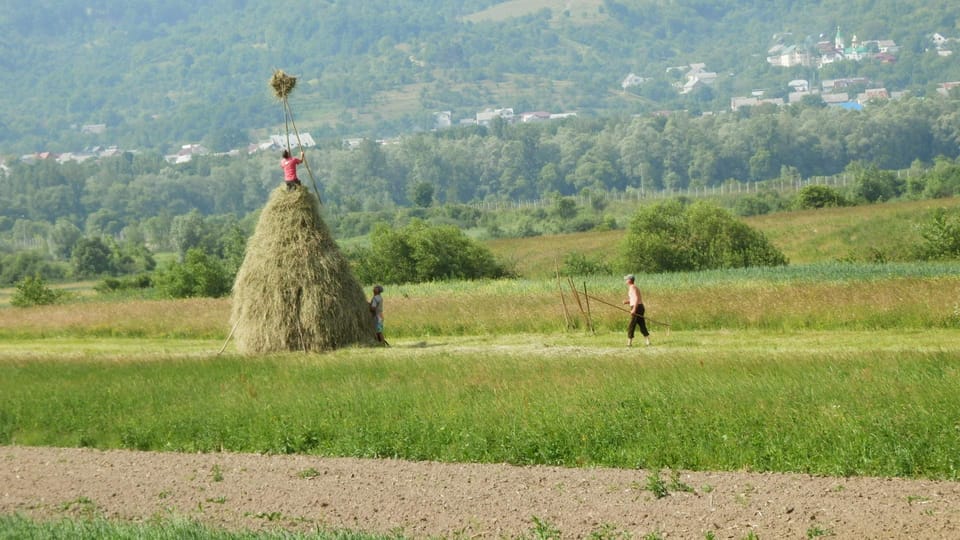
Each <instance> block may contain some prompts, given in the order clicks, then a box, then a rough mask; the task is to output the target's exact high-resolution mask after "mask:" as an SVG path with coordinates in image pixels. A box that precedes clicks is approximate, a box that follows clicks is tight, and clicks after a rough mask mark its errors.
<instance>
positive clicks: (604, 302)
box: [584, 293, 670, 327]
mask: <svg viewBox="0 0 960 540" xmlns="http://www.w3.org/2000/svg"><path fill="white" fill-rule="evenodd" d="M584 294H586V293H584ZM589 298H590V299H591V300H596V301H597V302H600V303H601V304H604V305H607V306H610V307H612V308H616V309H619V310H620V311H623V312H625V313H630V310H629V309H627V308H625V307H623V306H618V305H616V304H611V303H610V302H607V301H604V300H602V299H600V298H597V297H596V296H589ZM643 319H644V320H645V321H649V322H652V323H654V324H660V325H663V326H666V327H669V326H670V323H665V322H661V321H657V320H654V319H651V318H650V317H647V316H646V315H644V316H643Z"/></svg>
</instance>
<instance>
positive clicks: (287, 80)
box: [270, 69, 297, 100]
mask: <svg viewBox="0 0 960 540" xmlns="http://www.w3.org/2000/svg"><path fill="white" fill-rule="evenodd" d="M270 86H271V87H272V88H273V93H274V95H275V96H277V99H280V100H283V99H287V96H289V95H290V92H293V89H294V88H295V87H296V86H297V78H296V77H294V76H293V75H288V74H287V73H284V71H283V70H282V69H278V70H275V71H274V72H273V77H271V78H270Z"/></svg>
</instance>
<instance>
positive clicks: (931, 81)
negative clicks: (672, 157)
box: [0, 0, 960, 155]
mask: <svg viewBox="0 0 960 540" xmlns="http://www.w3.org/2000/svg"><path fill="white" fill-rule="evenodd" d="M14 4H16V2H15V3H14ZM544 6H547V7H544ZM958 16H960V5H958V4H957V3H956V2H951V1H948V0H934V1H929V0H928V1H924V2H920V1H917V0H913V1H899V0H843V1H841V0H817V1H813V0H805V1H786V0H777V1H770V0H764V1H759V0H757V1H753V0H751V1H745V0H677V1H672V2H662V1H659V0H572V1H566V2H561V1H559V0H558V1H555V2H551V1H538V2H532V1H523V0H513V1H511V2H504V3H498V2H495V1H493V0H464V1H460V2H444V1H441V0H369V1H364V2H336V1H332V0H328V1H322V2H315V3H312V4H310V5H304V4H302V3H295V2H287V1H281V2H272V3H269V4H264V3H258V2H249V1H247V0H201V1H197V2H185V1H182V0H169V1H166V2H156V1H154V0H123V1H121V0H84V1H83V2H80V1H78V0H69V1H66V2H63V1H56V2H54V1H51V0H38V1H36V2H32V3H30V4H21V5H13V6H7V8H6V9H4V10H2V12H0V84H2V85H3V88H4V92H3V93H2V95H0V154H4V155H19V154H24V153H29V152H41V151H54V152H65V151H78V150H80V149H82V148H84V147H87V146H91V145H103V144H109V145H119V146H121V147H122V148H124V149H127V150H144V151H146V150H153V151H157V152H160V153H167V152H170V151H171V150H173V149H176V148H178V147H179V146H180V145H182V144H186V143H197V142H203V143H204V144H206V145H208V146H209V147H210V148H211V149H213V150H226V149H229V148H236V147H241V146H243V145H245V144H246V143H247V142H250V141H251V140H256V139H257V138H258V137H261V136H263V135H265V134H267V133H271V132H277V131H278V129H279V127H280V126H281V125H282V122H283V115H282V112H281V109H280V108H279V107H278V106H277V105H276V103H275V102H274V100H272V99H271V98H272V96H271V95H270V93H269V91H268V88H267V85H266V81H267V80H268V79H269V77H270V74H271V73H272V70H273V69H276V68H282V69H284V70H286V71H287V72H289V73H292V74H295V75H297V76H298V77H300V78H301V81H302V84H301V85H299V86H298V89H297V92H296V94H295V96H294V107H295V109H296V110H297V112H298V113H299V114H300V115H301V116H302V118H301V127H302V128H303V129H305V130H307V131H310V132H312V133H314V134H315V135H316V136H318V137H342V136H366V137H370V138H374V139H376V138H383V137H387V136H394V135H397V134H402V133H407V132H410V131H413V130H418V129H424V128H429V127H430V126H432V122H433V116H432V114H433V113H434V112H436V111H446V110H449V111H451V112H452V115H453V117H454V118H455V119H461V118H471V117H473V116H474V114H475V113H476V111H478V110H482V109H483V108H486V107H495V108H496V107H510V108H513V109H514V110H516V111H517V112H518V113H519V112H521V111H552V112H560V111H575V112H577V113H578V114H580V115H581V116H593V117H610V116H618V115H629V114H641V113H648V112H652V111H660V110H687V111H690V112H692V113H694V114H697V113H700V112H718V111H724V110H729V107H730V99H731V97H734V96H742V95H750V93H751V92H754V91H757V90H762V91H764V92H765V95H767V96H775V97H776V96H779V97H782V96H784V95H785V94H786V92H787V91H788V87H787V83H788V82H789V81H791V80H794V79H805V80H810V81H812V82H813V83H816V81H820V80H824V79H830V78H836V77H854V76H856V77H864V78H865V79H867V80H869V81H870V82H871V84H872V85H874V86H884V87H886V88H888V90H890V91H891V92H893V91H909V92H910V93H911V94H912V95H914V96H916V97H923V96H930V95H932V94H933V93H934V89H935V87H936V84H937V83H941V82H945V81H954V80H960V54H957V55H950V56H941V55H939V54H937V52H936V51H934V47H933V43H932V41H931V36H932V35H933V34H934V33H939V34H941V35H943V36H946V37H947V38H960V26H958V21H960V19H958ZM838 28H842V29H844V30H845V31H846V32H849V34H850V35H859V36H860V37H861V39H863V40H866V39H873V40H879V39H884V40H892V41H894V42H896V44H897V45H898V51H897V52H896V61H893V62H889V61H888V62H880V61H875V60H863V61H858V62H854V61H848V62H837V63H833V64H830V65H827V66H824V67H823V68H822V69H817V68H815V67H802V66H796V67H792V68H783V67H774V66H771V65H770V64H768V63H767V62H766V60H765V57H766V52H767V51H768V50H769V49H770V47H771V46H772V45H775V44H777V43H783V44H796V45H807V46H809V45H810V44H812V43H813V42H817V41H821V40H828V41H829V40H832V39H833V38H834V36H835V34H836V33H837V30H838ZM947 46H948V47H950V46H953V47H954V48H957V47H956V42H954V43H953V45H950V44H949V43H948V44H947ZM693 63H703V64H705V66H706V69H708V70H709V71H711V72H713V73H716V74H717V80H716V82H715V83H714V84H712V85H711V86H710V87H708V88H703V89H701V90H698V91H696V92H690V93H687V94H680V93H678V92H677V91H676V88H675V85H676V83H678V82H682V81H678V77H680V76H681V75H682V72H681V71H676V70H671V68H675V67H677V66H687V65H689V64H693ZM629 73H635V74H637V75H638V76H640V77H642V78H644V79H645V82H644V83H643V84H642V85H638V86H637V87H633V88H630V89H629V90H627V91H625V90H624V89H623V88H621V81H622V80H623V79H624V77H625V76H626V75H627V74H629ZM100 124H103V125H105V126H106V129H105V130H104V131H102V132H95V133H83V132H82V127H83V126H85V125H100Z"/></svg>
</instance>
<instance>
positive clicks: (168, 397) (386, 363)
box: [0, 331, 960, 479]
mask: <svg viewBox="0 0 960 540" xmlns="http://www.w3.org/2000/svg"><path fill="white" fill-rule="evenodd" d="M955 334H956V332H955V331H940V332H936V331H930V332H915V333H902V334H896V335H893V334H890V335H877V334H876V333H873V332H810V333H801V334H775V333H768V332H754V333H750V334H744V333H730V332H713V333H709V334H706V335H700V334H693V333H679V334H678V335H677V336H674V337H671V338H670V339H667V338H664V339H663V340H662V341H661V342H660V343H661V344H660V345H658V346H655V347H653V348H650V349H643V350H639V351H638V350H635V349H626V348H625V347H623V346H622V343H621V340H620V339H619V336H607V337H603V336H600V337H597V338H590V337H586V336H580V337H577V338H570V339H566V340H565V339H555V340H554V339H548V338H545V337H542V336H541V337H536V336H533V337H531V336H526V337H523V336H521V337H517V338H515V339H514V340H506V341H498V340H493V339H491V338H477V339H475V340H474V341H472V342H471V341H469V340H465V342H456V341H453V340H451V341H448V342H446V343H435V344H434V346H430V345H429V344H428V345H426V346H423V347H420V346H418V344H416V343H400V342H398V343H396V344H395V346H394V347H393V348H390V349H373V350H371V349H365V348H364V349H348V350H341V351H337V352H336V353H333V354H328V355H324V356H310V355H300V354H290V355H278V356H269V357H259V358H241V357H234V356H226V357H219V358H212V357H207V358H205V359H203V358H201V359H188V358H182V357H177V356H170V357H169V358H167V359H165V360H163V361H153V362H141V361H139V360H138V359H137V358H136V357H135V356H132V357H131V358H129V359H127V360H126V361H124V360H118V359H115V358H114V359H110V360H98V359H96V358H93V359H79V360H70V361H61V360H17V359H16V358H7V359H4V360H3V361H0V444H22V445H43V446H71V447H72V446H90V447H97V448H128V449H138V450H167V451H191V452H192V451H205V452H208V451H221V450H229V451H239V452H269V453H309V454H317V455H337V456H358V457H397V458H403V459H413V460H441V461H451V462H491V463H492V462H508V463H515V464H559V465H564V466H592V465H602V466H612V467H621V468H634V467H642V468H653V469H655V468H663V467H669V468H679V469H693V470H741V469H748V470H755V471H783V472H804V473H812V474H827V475H877V476H905V477H926V478H948V479H958V478H960V474H958V470H960V469H958V467H960V437H957V430H956V420H957V419H956V417H955V412H956V411H958V410H960V393H958V392H956V388H957V387H958V384H960V354H958V353H956V352H955V351H956V350H958V348H957V346H958V344H960V343H958V339H960V338H958V337H957V336H956V335H955ZM671 340H673V341H671Z"/></svg>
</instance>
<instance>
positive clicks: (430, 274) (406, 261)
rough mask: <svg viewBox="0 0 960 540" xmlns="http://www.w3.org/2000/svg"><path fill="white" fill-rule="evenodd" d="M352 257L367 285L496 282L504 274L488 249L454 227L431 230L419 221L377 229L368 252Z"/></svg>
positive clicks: (433, 227) (371, 236)
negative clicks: (450, 280)
mask: <svg viewBox="0 0 960 540" xmlns="http://www.w3.org/2000/svg"><path fill="white" fill-rule="evenodd" d="M352 257H353V258H354V261H355V262H354V269H355V271H356V273H357V277H358V279H359V280H360V281H362V282H366V283H374V282H383V283H417V282H424V281H436V280H443V279H479V278H498V277H504V276H505V275H506V274H507V272H506V269H505V268H504V266H503V265H502V264H501V263H499V262H498V261H497V260H496V259H495V258H494V256H493V254H492V253H491V252H490V250H489V249H487V248H486V247H485V246H483V245H481V244H480V243H478V242H476V241H475V240H472V239H471V238H469V237H467V236H466V235H465V234H463V231H461V230H460V229H458V228H457V227H453V226H433V225H429V224H427V223H426V222H424V221H422V220H419V219H414V220H413V221H411V222H410V223H409V224H408V225H407V226H405V227H403V228H400V229H393V228H390V227H387V226H386V225H379V226H377V227H376V228H375V229H374V231H373V232H372V233H371V235H370V248H369V250H366V249H357V250H354V251H353V252H352ZM356 257H361V259H357V258H356Z"/></svg>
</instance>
